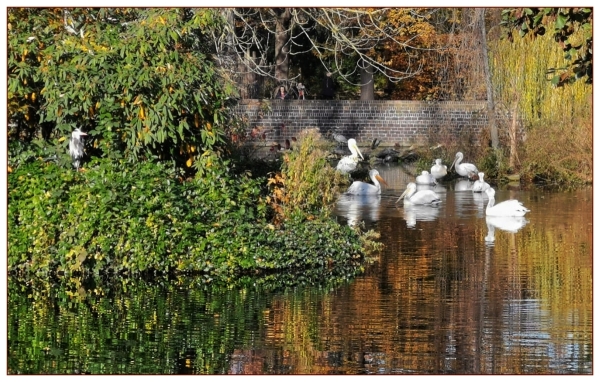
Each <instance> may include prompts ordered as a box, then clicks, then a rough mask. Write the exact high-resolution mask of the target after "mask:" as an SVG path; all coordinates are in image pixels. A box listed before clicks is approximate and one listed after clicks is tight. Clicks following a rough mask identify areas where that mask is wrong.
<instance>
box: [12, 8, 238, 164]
mask: <svg viewBox="0 0 600 382" xmlns="http://www.w3.org/2000/svg"><path fill="white" fill-rule="evenodd" d="M8 15H9V20H8V21H9V23H8V29H9V31H8V48H9V49H8V104H9V116H10V119H11V121H12V122H13V128H12V129H11V130H10V131H9V139H11V140H13V141H24V142H28V141H29V140H31V139H34V138H36V137H40V136H42V137H43V138H44V141H42V142H43V143H46V144H48V145H50V146H52V145H53V144H54V145H56V141H54V142H53V141H52V139H54V140H56V139H58V138H61V137H62V138H63V139H64V137H65V136H69V135H70V133H71V131H72V130H73V129H74V128H75V127H80V128H82V129H83V130H84V131H85V132H88V134H89V136H90V139H88V141H89V143H88V154H93V155H103V156H109V157H114V158H119V157H124V158H126V159H128V160H129V161H133V160H136V159H161V160H173V161H175V162H176V163H177V164H178V165H180V166H183V167H190V166H192V163H193V161H194V158H195V157H197V156H199V155H201V154H203V153H205V152H207V151H211V150H214V149H217V148H218V147H219V146H222V145H223V144H224V142H225V140H224V137H225V134H226V133H227V129H228V128H229V126H231V125H232V124H231V123H229V122H230V120H229V119H230V118H229V117H230V114H229V113H228V108H227V107H228V104H227V102H228V101H227V100H228V99H230V97H232V96H233V95H235V88H234V87H233V86H231V85H228V83H227V82H225V81H222V80H220V75H219V72H218V68H217V67H215V65H214V64H213V63H212V61H211V60H210V59H209V58H208V53H209V49H208V46H210V43H209V41H208V40H207V38H206V36H205V34H206V33H208V31H209V30H210V31H214V30H217V31H218V30H219V29H220V28H221V27H222V20H221V19H220V16H219V14H218V12H217V11H216V10H215V9H209V8H202V9H195V10H193V11H192V10H189V9H184V8H171V9H166V8H151V9H143V8H135V9H127V8H114V9H113V8H93V9H90V8H77V9H70V10H66V9H44V8H11V9H10V10H9V14H8ZM15 147H16V145H12V146H11V148H15ZM199 168H202V166H201V165H197V169H199Z"/></svg>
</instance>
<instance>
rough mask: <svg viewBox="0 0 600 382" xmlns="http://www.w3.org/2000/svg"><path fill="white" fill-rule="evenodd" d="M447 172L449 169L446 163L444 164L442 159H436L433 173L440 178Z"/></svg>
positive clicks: (432, 167) (432, 169) (432, 168)
mask: <svg viewBox="0 0 600 382" xmlns="http://www.w3.org/2000/svg"><path fill="white" fill-rule="evenodd" d="M447 173H448V169H447V167H446V165H445V164H442V160H441V159H436V160H435V164H434V165H433V166H431V175H433V177H434V178H436V179H439V178H443V177H445V176H446V174H447Z"/></svg>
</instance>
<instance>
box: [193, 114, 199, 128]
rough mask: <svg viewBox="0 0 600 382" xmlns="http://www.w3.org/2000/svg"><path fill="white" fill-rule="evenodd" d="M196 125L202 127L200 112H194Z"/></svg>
mask: <svg viewBox="0 0 600 382" xmlns="http://www.w3.org/2000/svg"><path fill="white" fill-rule="evenodd" d="M194 126H196V127H200V116H199V115H198V113H196V114H194Z"/></svg>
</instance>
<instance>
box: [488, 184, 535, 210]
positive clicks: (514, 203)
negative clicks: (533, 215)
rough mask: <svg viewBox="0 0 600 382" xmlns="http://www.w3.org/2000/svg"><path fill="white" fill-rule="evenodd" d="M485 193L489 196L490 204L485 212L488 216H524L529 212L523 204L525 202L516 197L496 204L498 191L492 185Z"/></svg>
mask: <svg viewBox="0 0 600 382" xmlns="http://www.w3.org/2000/svg"><path fill="white" fill-rule="evenodd" d="M485 193H486V194H487V196H488V198H489V200H488V205H487V207H486V209H485V214H486V215H487V216H524V215H525V214H526V213H527V212H529V210H528V209H527V208H525V206H523V203H521V202H519V201H518V200H516V199H510V200H505V201H503V202H500V203H498V204H496V205H494V203H495V202H496V200H495V199H494V195H496V191H494V189H493V188H491V187H490V188H488V189H487V190H486V191H485Z"/></svg>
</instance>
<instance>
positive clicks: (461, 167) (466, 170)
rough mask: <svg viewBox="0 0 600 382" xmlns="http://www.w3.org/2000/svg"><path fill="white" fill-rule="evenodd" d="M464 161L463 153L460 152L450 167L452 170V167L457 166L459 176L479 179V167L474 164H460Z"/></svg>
mask: <svg viewBox="0 0 600 382" xmlns="http://www.w3.org/2000/svg"><path fill="white" fill-rule="evenodd" d="M462 160H463V153H461V152H460V151H459V152H457V153H456V155H455V156H454V162H452V164H451V165H450V170H452V167H453V166H454V165H456V166H455V169H456V173H457V174H458V175H460V176H466V177H467V178H469V179H477V173H478V172H479V170H477V166H475V165H474V164H473V163H460V162H462Z"/></svg>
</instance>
